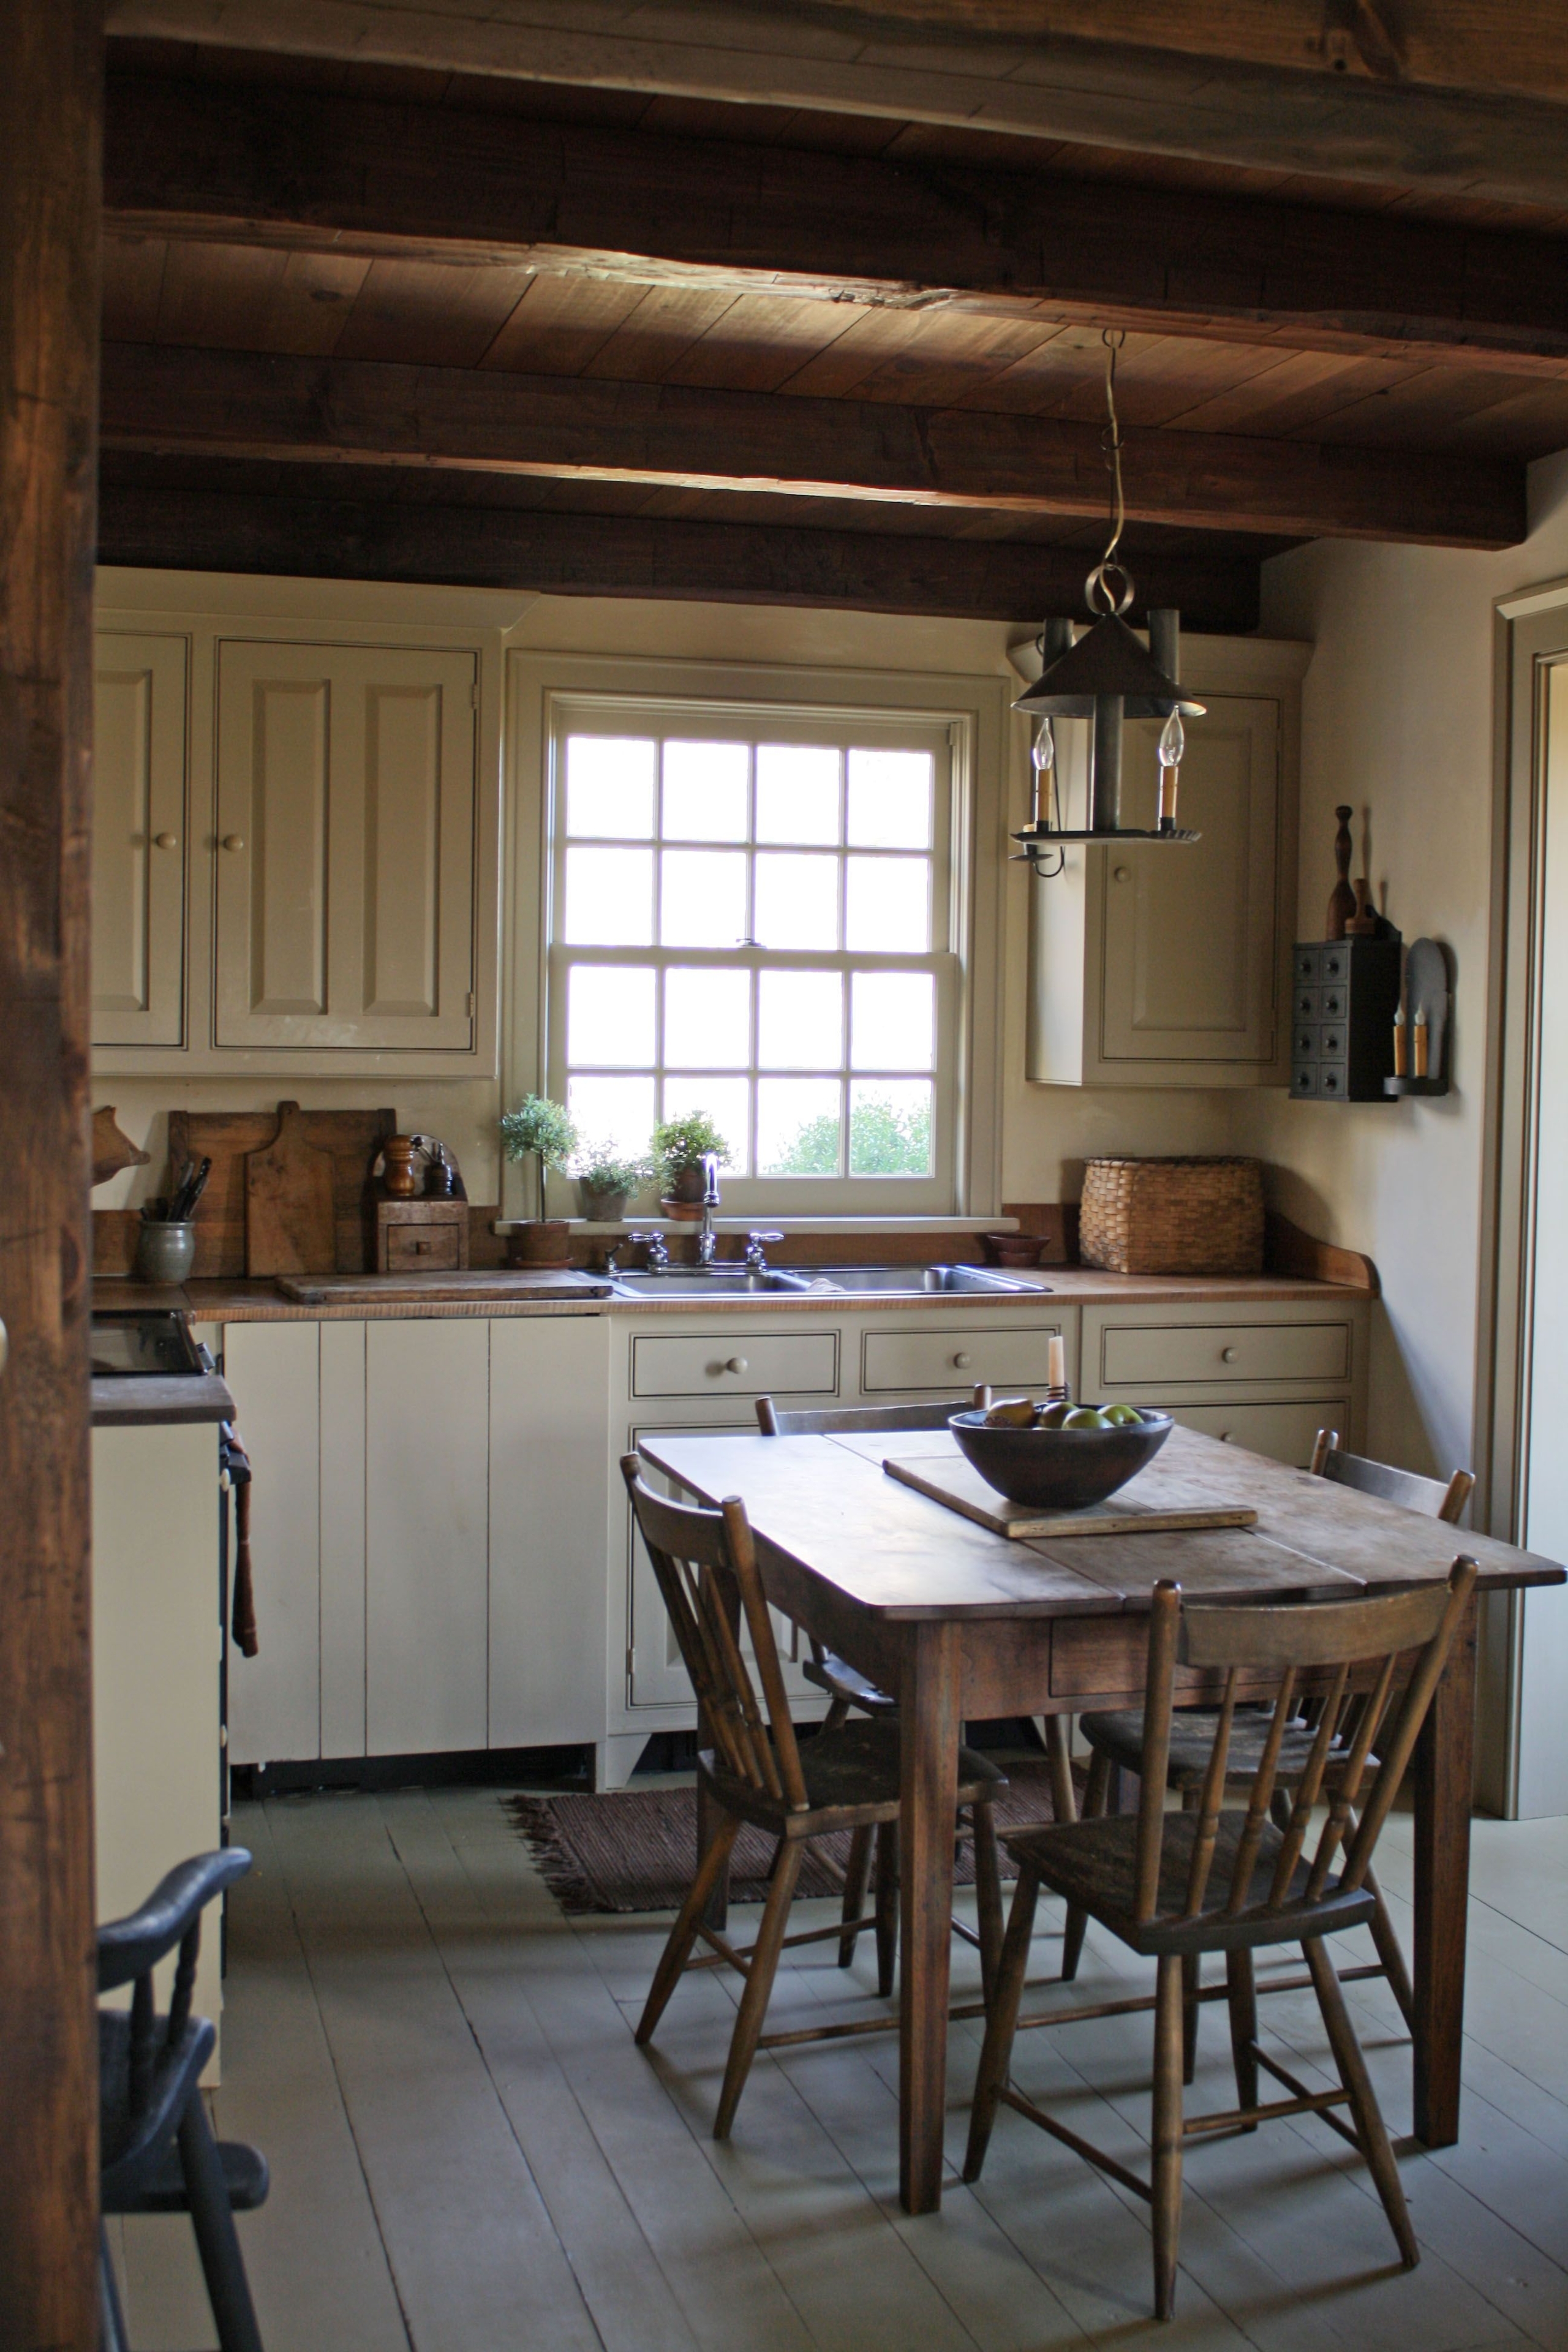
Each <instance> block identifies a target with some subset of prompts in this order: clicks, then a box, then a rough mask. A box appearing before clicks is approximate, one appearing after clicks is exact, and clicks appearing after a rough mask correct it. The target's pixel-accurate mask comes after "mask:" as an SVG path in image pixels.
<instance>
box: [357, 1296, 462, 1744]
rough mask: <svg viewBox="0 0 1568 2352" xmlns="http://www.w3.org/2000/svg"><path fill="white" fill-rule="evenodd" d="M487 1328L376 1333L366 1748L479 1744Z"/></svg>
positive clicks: (399, 1327) (370, 1330)
mask: <svg viewBox="0 0 1568 2352" xmlns="http://www.w3.org/2000/svg"><path fill="white" fill-rule="evenodd" d="M364 1418H365V1444H364V1497H365V1502H364V1521H365V1746H366V1750H367V1752H368V1753H369V1754H370V1755H372V1756H412V1755H418V1754H425V1753H428V1752H430V1751H432V1750H438V1749H445V1748H482V1747H483V1746H484V1745H485V1738H486V1712H487V1693H486V1685H487V1679H488V1677H487V1666H486V1650H487V1641H488V1625H487V1613H488V1612H487V1601H486V1586H487V1580H488V1579H487V1555H488V1550H489V1526H488V1518H489V1324H488V1323H484V1322H480V1321H479V1320H477V1319H471V1318H457V1317H454V1318H452V1319H451V1320H450V1321H447V1320H445V1319H441V1318H431V1319H430V1320H429V1321H426V1322H407V1323H403V1322H398V1323H367V1324H366V1326H365V1334H364Z"/></svg>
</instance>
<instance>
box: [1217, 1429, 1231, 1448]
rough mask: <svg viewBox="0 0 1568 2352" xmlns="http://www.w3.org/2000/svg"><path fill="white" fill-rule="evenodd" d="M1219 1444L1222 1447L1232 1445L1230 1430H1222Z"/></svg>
mask: <svg viewBox="0 0 1568 2352" xmlns="http://www.w3.org/2000/svg"><path fill="white" fill-rule="evenodd" d="M1219 1442H1220V1444H1222V1445H1228V1444H1230V1432H1229V1430H1228V1429H1222V1430H1221V1431H1220V1433H1219Z"/></svg>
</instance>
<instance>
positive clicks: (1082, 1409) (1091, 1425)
mask: <svg viewBox="0 0 1568 2352" xmlns="http://www.w3.org/2000/svg"><path fill="white" fill-rule="evenodd" d="M1062 1427H1063V1428H1064V1429H1107V1428H1109V1427H1110V1423H1108V1422H1107V1420H1106V1418H1105V1415H1104V1414H1103V1413H1102V1412H1098V1411H1097V1410H1096V1408H1095V1407H1094V1406H1093V1405H1091V1404H1078V1405H1074V1407H1073V1409H1072V1411H1071V1412H1069V1413H1068V1417H1067V1419H1066V1420H1065V1421H1064V1422H1063V1423H1062Z"/></svg>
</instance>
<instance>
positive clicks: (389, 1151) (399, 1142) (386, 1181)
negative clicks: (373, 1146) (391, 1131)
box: [381, 1135, 419, 1201]
mask: <svg viewBox="0 0 1568 2352" xmlns="http://www.w3.org/2000/svg"><path fill="white" fill-rule="evenodd" d="M381 1149H382V1156H383V1160H384V1166H383V1169H382V1175H381V1184H382V1190H383V1192H384V1193H385V1194H386V1197H387V1199H388V1200H389V1201H412V1200H413V1198H414V1196H415V1194H416V1192H417V1191H418V1190H419V1180H418V1178H417V1177H416V1175H415V1173H414V1138H413V1137H412V1136H411V1135H389V1136H388V1137H387V1139H386V1141H385V1142H384V1144H383V1145H382V1147H381Z"/></svg>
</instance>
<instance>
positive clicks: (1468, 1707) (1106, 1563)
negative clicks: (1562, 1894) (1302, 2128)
mask: <svg viewBox="0 0 1568 2352" xmlns="http://www.w3.org/2000/svg"><path fill="white" fill-rule="evenodd" d="M639 1448H640V1451H641V1453H642V1454H643V1456H644V1457H645V1459H646V1460H647V1462H648V1463H650V1464H651V1465H653V1466H654V1467H655V1468H657V1469H658V1470H660V1471H662V1472H663V1473H664V1474H665V1475H666V1476H667V1477H668V1478H669V1479H670V1480H671V1481H672V1482H673V1483H674V1485H675V1486H677V1487H678V1488H679V1489H680V1490H682V1491H683V1492H684V1493H686V1494H687V1495H689V1496H694V1497H696V1499H697V1500H698V1501H700V1502H702V1503H705V1504H709V1505H714V1504H717V1503H719V1502H721V1500H723V1498H724V1497H726V1496H731V1495H738V1496H740V1497H741V1498H742V1501H743V1502H744V1503H745V1506H746V1509H747V1512H748V1514H749V1516H750V1517H751V1521H752V1528H753V1530H754V1532H755V1536H756V1541H757V1557H758V1561H759V1564H760V1567H761V1570H762V1574H763V1582H764V1585H765V1587H766V1590H767V1594H768V1598H769V1600H770V1601H772V1602H773V1605H774V1606H775V1607H776V1608H777V1609H779V1610H780V1611H781V1612H783V1613H784V1615H785V1616H787V1617H790V1618H793V1619H794V1620H795V1622H796V1623H797V1624H798V1625H799V1626H801V1627H802V1628H803V1629H804V1631H805V1633H808V1634H810V1635H813V1636H815V1637H816V1639H817V1640H819V1641H821V1642H823V1643H826V1645H827V1646H828V1647H829V1648H831V1649H833V1650H835V1651H836V1652H837V1654H838V1655H839V1656H841V1657H843V1658H846V1659H847V1660H848V1662H849V1664H851V1665H854V1666H857V1667H858V1668H859V1670H860V1671H861V1673H863V1674H865V1675H868V1676H869V1677H870V1678H871V1679H872V1680H873V1681H874V1682H875V1683H877V1684H878V1685H879V1686H880V1687H881V1688H882V1689H884V1690H887V1691H890V1692H892V1693H894V1694H895V1695H896V1696H897V1698H898V1701H899V1722H900V1731H901V1742H900V1746H901V1769H902V1788H901V1795H902V1813H901V1832H900V1836H901V1870H900V1950H901V1955H902V1958H901V1970H900V1979H901V1983H900V2018H899V2049H900V2074H899V2179H900V2195H901V2197H902V2200H903V2203H904V2206H905V2209H906V2210H908V2211H909V2212H911V2213H926V2212H932V2211H934V2210H936V2209H937V2208H938V2207H939V2206H940V2204H941V2201H942V2126H943V2116H944V2105H945V2096H946V2074H947V2041H948V2000H949V1990H948V1969H949V1957H950V1927H949V1921H950V1916H951V1913H952V1822H953V1812H954V1805H955V1801H956V1786H957V1765H958V1749H959V1744H960V1740H961V1738H962V1736H963V1724H964V1722H965V1720H966V1719H967V1720H984V1719H987V1718H995V1717H1006V1716H1024V1715H1029V1716H1041V1715H1076V1714H1079V1713H1082V1712H1084V1711H1086V1710H1089V1709H1091V1708H1099V1707H1106V1706H1136V1705H1138V1704H1139V1702H1140V1701H1141V1699H1142V1692H1143V1673H1144V1656H1145V1649H1146V1637H1147V1624H1148V1613H1149V1605H1150V1596H1151V1594H1152V1591H1153V1588H1154V1585H1155V1584H1156V1583H1157V1582H1158V1581H1159V1580H1161V1579H1162V1578H1171V1579H1173V1580H1175V1581H1176V1582H1177V1583H1179V1584H1180V1585H1181V1587H1182V1589H1183V1591H1184V1593H1186V1594H1187V1595H1188V1596H1190V1597H1196V1598H1208V1599H1213V1600H1216V1601H1217V1600H1220V1599H1225V1600H1251V1601H1263V1600H1268V1599H1274V1600H1285V1599H1290V1600H1300V1599H1310V1598H1316V1599H1327V1598H1329V1597H1331V1596H1335V1597H1339V1598H1347V1597H1349V1596H1350V1595H1352V1594H1353V1593H1355V1592H1359V1591H1373V1590H1377V1589H1382V1590H1387V1589H1389V1588H1391V1587H1394V1586H1397V1585H1401V1584H1407V1583H1412V1582H1432V1581H1436V1580H1439V1579H1441V1578H1443V1577H1445V1576H1446V1575H1447V1572H1448V1569H1449V1567H1450V1565H1451V1564H1452V1561H1453V1559H1454V1558H1455V1556H1456V1554H1457V1553H1458V1552H1461V1551H1462V1552H1465V1553H1467V1554H1468V1555H1469V1556H1470V1557H1471V1558H1473V1559H1475V1560H1476V1562H1477V1565H1478V1568H1479V1577H1478V1584H1477V1590H1478V1592H1488V1591H1493V1592H1495V1591H1507V1590H1510V1589H1513V1588H1515V1587H1518V1586H1522V1585H1541V1584H1560V1583H1562V1582H1563V1580H1564V1576H1563V1569H1562V1568H1561V1567H1560V1566H1559V1565H1558V1564H1557V1563H1556V1562H1555V1561H1554V1560H1549V1559H1541V1558H1539V1557H1537V1556H1536V1555H1535V1554H1533V1553H1531V1552H1526V1551H1521V1550H1520V1549H1517V1548H1516V1547H1515V1546H1513V1545H1511V1544H1505V1543H1499V1542H1497V1541H1495V1540H1494V1539H1492V1538H1489V1537H1486V1536H1479V1535H1470V1534H1468V1533H1463V1532H1461V1531H1458V1530H1457V1529H1455V1528H1451V1527H1447V1526H1445V1525H1444V1524H1442V1523H1441V1522H1439V1521H1437V1520H1435V1519H1427V1518H1424V1517H1420V1516H1419V1515H1418V1514H1416V1513H1415V1512H1413V1511H1407V1510H1403V1509H1401V1508H1399V1507H1397V1506H1396V1505H1394V1504H1391V1503H1384V1502H1382V1501H1379V1500H1376V1499H1374V1498H1373V1497H1371V1496H1364V1495H1360V1494H1356V1493H1353V1492H1352V1490H1351V1489H1349V1488H1348V1487H1344V1486H1337V1485H1335V1484H1333V1483H1332V1482H1331V1481H1330V1480H1328V1479H1326V1478H1314V1477H1312V1476H1310V1475H1309V1474H1308V1473H1307V1472H1306V1471H1301V1470H1291V1469H1287V1468H1285V1467H1284V1466H1282V1465H1280V1464H1279V1463H1277V1462H1271V1461H1268V1459H1266V1458H1265V1457H1264V1456H1263V1455H1261V1454H1248V1453H1246V1452H1244V1451H1243V1450H1242V1449H1241V1448H1240V1447H1237V1446H1233V1445H1228V1444H1222V1443H1221V1442H1219V1441H1218V1440H1217V1439H1214V1438H1208V1437H1203V1436H1199V1435H1197V1434H1195V1433H1193V1432H1191V1431H1188V1430H1184V1429H1175V1430H1173V1432H1172V1433H1171V1437H1170V1440H1169V1443H1168V1444H1167V1446H1166V1448H1165V1452H1164V1456H1163V1460H1164V1462H1165V1465H1166V1469H1167V1472H1168V1473H1178V1474H1180V1475H1181V1477H1182V1478H1183V1480H1184V1484H1185V1485H1186V1486H1188V1487H1189V1488H1191V1489H1193V1490H1195V1491H1198V1492H1202V1493H1204V1494H1206V1495H1207V1496H1211V1497H1212V1500H1213V1502H1214V1504H1215V1506H1216V1507H1221V1508H1223V1507H1231V1506H1237V1507H1248V1508H1250V1509H1252V1510H1254V1511H1256V1513H1257V1518H1256V1522H1255V1523H1254V1524H1253V1525H1252V1526H1250V1527H1211V1528H1198V1529H1194V1528H1187V1529H1183V1530H1179V1531H1164V1532H1140V1533H1137V1534H1131V1535H1114V1534H1094V1535H1071V1536H1054V1535H1053V1536H1052V1537H1050V1538H1048V1539H1037V1540H1031V1541H1020V1540H1018V1539H1016V1538H1013V1537H1009V1536H1005V1535H998V1534H995V1533H993V1532H992V1531H990V1530H989V1529H987V1528H984V1527H983V1526H980V1525H977V1524H976V1523H975V1522H974V1521H973V1520H972V1519H970V1518H967V1517H963V1516H961V1515H960V1514H959V1513H958V1512H956V1511H954V1510H953V1509H952V1508H951V1507H949V1506H948V1505H946V1504H944V1503H942V1502H939V1501H936V1500H934V1499H932V1498H931V1497H930V1496H927V1495H925V1494H923V1493H920V1492H917V1491H916V1490H915V1489H913V1488H911V1487H910V1486H907V1485H904V1484H902V1483H900V1481H898V1480H897V1479H895V1478H894V1477H893V1476H891V1475H889V1473H888V1472H887V1471H886V1470H885V1469H884V1467H883V1465H884V1463H885V1462H886V1461H889V1460H890V1459H900V1460H906V1461H910V1462H911V1463H919V1462H921V1460H927V1459H929V1461H930V1462H931V1465H932V1466H933V1468H936V1469H938V1470H940V1468H941V1466H942V1462H943V1460H944V1458H946V1459H951V1458H952V1457H953V1456H954V1455H955V1454H956V1448H955V1447H954V1444H953V1441H952V1438H951V1437H950V1436H949V1435H948V1434H947V1433H946V1432H945V1431H939V1432H936V1433H932V1432H930V1431H920V1432H913V1431H910V1432H902V1433H897V1434H889V1433H882V1434H878V1435H864V1434H849V1433H844V1434H837V1435H834V1436H813V1437H752V1436H739V1435H733V1434H730V1433H719V1434H715V1435H713V1436H708V1437H690V1436H680V1437H665V1436H661V1435H658V1434H657V1433H644V1434H643V1436H642V1437H641V1438H640V1440H639ZM1475 1692H1476V1626H1475V1608H1474V1604H1473V1603H1472V1606H1471V1609H1470V1612H1469V1617H1468V1623H1467V1624H1466V1626H1465V1628H1464V1630H1463V1632H1462V1633H1461V1635H1460V1637H1459V1639H1458V1641H1457V1642H1456V1643H1455V1646H1454V1650H1453V1653H1452V1654H1451V1656H1450V1659H1449V1663H1448V1665H1447V1671H1446V1672H1445V1674H1444V1676H1443V1679H1442V1681H1441V1683H1440V1685H1438V1689H1437V1693H1436V1698H1435V1699H1434V1701H1433V1705H1432V1707H1431V1710H1430V1713H1429V1714H1428V1717H1427V1719H1426V1726H1425V1727H1424V1729H1423V1731H1422V1735H1421V1738H1420V1740H1419V1742H1418V1744H1417V1747H1416V1750H1415V1760H1414V1764H1413V1768H1412V1770H1413V1779H1414V1783H1415V1952H1414V1971H1413V1973H1414V1979H1415V2105H1414V2113H1415V2134H1416V2137H1417V2138H1419V2139H1420V2140H1422V2141H1424V2142H1425V2143H1426V2146H1427V2147H1448V2146H1451V2145H1452V2143H1453V2142H1454V2141H1455V2140H1456V2139H1457V2138H1458V2130H1459V2055H1460V2041H1461V2035H1462V2032H1463V2024H1464V1993H1465V1930H1466V1907H1467V1901H1468V1887H1469V1816H1470V1794H1471V1776H1472V1765H1473V1756H1474V1740H1475ZM1186 1696H1188V1698H1189V1700H1192V1701H1198V1700H1202V1699H1204V1698H1205V1697H1206V1696H1209V1694H1208V1693H1207V1692H1206V1691H1205V1689H1204V1688H1203V1687H1202V1686H1201V1685H1199V1684H1198V1683H1197V1681H1196V1679H1195V1677H1189V1680H1188V1684H1187V1687H1186ZM1123 1801H1127V1802H1131V1801H1135V1794H1134V1792H1132V1791H1129V1792H1127V1794H1126V1795H1125V1797H1124V1800H1123Z"/></svg>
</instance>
